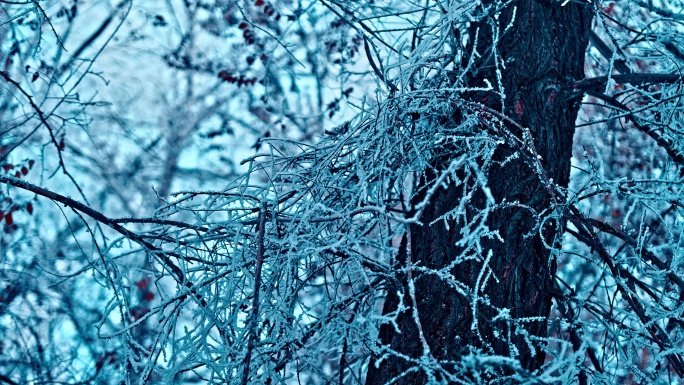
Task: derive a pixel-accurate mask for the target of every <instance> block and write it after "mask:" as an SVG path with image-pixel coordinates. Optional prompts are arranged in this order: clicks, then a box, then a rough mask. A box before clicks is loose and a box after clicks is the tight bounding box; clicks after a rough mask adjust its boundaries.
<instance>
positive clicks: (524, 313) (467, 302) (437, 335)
mask: <svg viewBox="0 0 684 385" xmlns="http://www.w3.org/2000/svg"><path fill="white" fill-rule="evenodd" d="M514 7H515V8H516V11H515V12H516V15H515V21H514V23H513V26H512V27H511V28H510V29H509V30H508V31H507V32H505V33H504V34H503V36H501V38H500V40H499V42H498V44H497V46H498V50H499V52H500V55H501V56H502V57H503V59H504V60H505V63H506V68H505V70H503V71H502V84H503V87H504V91H505V94H506V100H505V106H506V109H505V111H506V115H507V116H508V117H510V118H511V119H513V120H514V121H516V122H517V123H518V124H519V125H521V126H523V127H527V128H529V129H530V131H531V134H532V136H533V141H534V145H535V147H536V150H537V152H538V154H539V155H540V156H541V157H542V164H543V165H544V168H545V170H546V172H547V174H548V177H549V178H553V181H554V182H555V183H558V184H559V185H561V186H567V184H568V179H569V173H570V157H571V155H572V140H573V134H574V125H575V120H576V118H577V112H578V109H579V104H580V101H581V95H580V96H578V95H574V96H572V97H568V96H564V95H562V92H561V90H562V89H564V88H565V87H567V86H568V85H569V84H570V83H571V82H573V81H577V80H580V79H582V78H583V76H584V55H585V50H586V48H587V43H588V38H589V32H590V30H591V20H592V11H591V8H590V7H591V6H590V5H589V4H587V3H585V4H580V3H579V2H577V3H574V2H570V3H568V4H567V5H565V6H561V4H560V2H557V1H544V0H516V1H513V2H512V3H510V4H509V5H508V6H507V7H506V8H505V9H503V10H502V11H501V13H500V16H499V25H500V26H501V31H503V29H504V28H505V27H506V25H508V24H509V22H510V20H511V18H512V15H513V12H514V11H513V9H514ZM490 22H494V21H491V20H490ZM477 28H479V34H478V39H479V41H478V42H477V47H479V48H478V49H479V51H480V53H482V49H483V47H492V35H491V26H489V25H487V21H486V20H485V21H483V22H480V23H479V24H474V25H472V26H471V29H472V30H471V32H474V31H475V29H477ZM471 36H475V34H474V33H471ZM472 43H473V42H471V47H472ZM483 79H489V80H490V81H492V83H493V82H494V80H495V79H496V74H495V65H494V61H493V57H492V55H491V48H490V49H489V51H488V52H485V54H484V55H483V56H482V59H481V60H480V62H479V63H477V66H476V69H475V70H474V71H473V72H472V73H471V78H470V79H469V81H468V82H469V85H471V86H482V84H483ZM469 98H470V99H471V100H472V101H476V102H478V103H482V104H484V105H486V106H488V107H490V108H492V109H493V110H495V111H500V110H501V103H502V101H501V100H500V99H499V97H498V96H497V95H496V94H495V93H492V92H490V93H476V94H472V95H470V96H469ZM507 128H508V129H509V130H510V131H511V132H513V133H514V134H515V135H517V136H518V137H520V136H521V132H520V130H519V129H518V128H516V125H514V124H511V125H509V126H508V127H507ZM513 151H517V149H516V148H515V147H513V146H509V145H504V146H502V147H500V148H499V149H497V151H496V152H495V155H494V160H495V161H501V160H503V159H505V158H506V157H507V156H508V155H510V154H511V152H513ZM458 155H459V154H452V158H455V157H456V156H458ZM449 160H450V159H435V160H434V164H435V166H436V167H435V169H437V170H440V169H444V168H445V165H448V164H449ZM440 166H441V167H440ZM435 177H436V175H435V173H434V172H433V171H431V170H428V171H426V172H425V173H424V176H423V182H422V183H424V185H425V184H426V183H429V182H430V181H431V180H433V179H434V178H435ZM488 180H489V187H490V189H491V192H492V194H493V196H494V197H495V199H496V201H497V202H502V201H503V200H504V199H505V200H506V201H507V202H515V201H517V202H520V203H522V204H524V205H527V206H529V207H532V208H533V209H534V210H536V212H537V213H541V212H543V211H544V210H546V209H548V208H549V207H551V204H552V202H551V196H550V194H549V191H548V190H547V189H546V187H545V185H544V184H543V183H542V182H541V181H540V178H539V176H538V175H536V173H535V172H534V169H533V167H531V166H530V165H529V162H528V161H527V160H526V159H525V158H524V157H522V156H521V157H519V158H517V159H515V160H512V161H509V162H506V163H495V164H494V165H493V166H491V167H490V168H489V169H488ZM460 192H461V191H460V189H459V188H450V189H438V191H437V192H436V193H435V194H434V195H433V196H432V198H431V201H430V204H429V205H428V206H427V207H426V208H425V210H424V212H423V214H422V217H421V220H422V222H423V223H424V224H425V225H423V226H411V227H410V229H409V232H410V240H411V244H410V245H408V249H409V250H410V253H411V258H412V264H414V265H421V266H425V267H429V268H434V269H440V268H443V267H445V266H447V265H448V264H449V263H450V262H452V260H453V258H454V256H455V255H458V254H459V253H460V250H459V249H458V248H457V246H456V242H457V241H458V234H459V231H458V230H459V229H458V227H457V224H456V223H452V226H449V229H447V227H445V226H444V224H443V222H442V221H441V220H440V221H437V222H436V223H435V224H432V225H428V224H430V223H431V222H433V220H434V219H436V218H439V217H440V216H442V215H443V214H445V213H447V212H449V211H450V210H452V209H453V208H454V207H455V205H456V204H457V200H458V199H459V197H460V196H461V195H460ZM421 198H422V197H420V196H419V197H417V199H416V200H418V201H420V200H421ZM472 205H473V207H472V208H473V210H477V209H480V208H481V207H483V205H484V197H482V196H481V197H475V198H474V199H473V201H472ZM488 225H489V227H490V229H492V230H497V231H498V232H499V234H500V236H501V237H502V238H503V242H502V241H501V240H496V239H489V240H484V241H483V242H484V246H485V250H484V252H483V253H482V256H483V257H484V256H486V255H487V253H488V251H490V250H491V252H492V253H493V255H492V258H491V260H490V262H489V266H490V267H491V269H492V270H493V275H494V276H495V277H496V278H497V279H498V283H497V282H492V281H491V280H490V282H489V283H488V284H487V285H486V288H485V289H484V290H483V291H481V292H480V295H481V296H488V297H489V299H490V300H491V303H492V304H493V305H494V306H496V307H498V308H508V309H510V312H511V316H512V317H513V318H520V317H542V318H543V319H544V321H538V322H529V323H525V324H524V330H518V329H517V328H516V327H515V326H510V325H509V324H508V323H505V322H493V321H492V319H493V318H494V317H495V316H496V315H497V314H498V313H497V311H495V310H494V309H492V308H491V307H489V306H486V305H481V306H479V307H478V309H477V314H478V315H479V317H478V323H477V324H478V328H477V329H478V330H477V331H474V330H471V325H472V324H473V319H472V317H473V316H472V315H473V309H472V308H471V305H472V302H471V299H468V298H466V297H464V296H462V295H460V294H458V293H457V292H456V291H455V290H454V289H452V288H450V287H449V286H448V285H447V283H446V282H444V280H443V279H441V278H438V277H435V276H434V275H422V276H421V275H414V281H415V292H416V301H417V305H418V313H419V314H420V321H421V324H422V328H423V332H424V334H425V339H426V341H427V342H428V344H429V346H430V349H431V351H430V354H431V355H432V356H433V357H435V358H437V359H439V360H454V361H458V359H459V357H461V356H463V355H464V354H468V353H469V352H470V349H472V348H476V349H480V350H481V351H482V352H485V353H488V354H497V355H504V356H511V357H515V356H516V353H515V352H511V351H510V350H511V349H510V344H509V342H508V340H507V339H506V334H507V333H508V332H510V335H511V336H512V338H511V340H512V342H513V344H514V345H515V347H516V349H517V350H518V353H517V357H518V359H519V360H520V362H521V365H522V367H523V368H524V369H526V370H529V371H533V370H535V369H538V368H539V367H540V366H541V365H542V364H543V362H544V358H545V357H544V354H543V353H539V352H537V353H536V354H534V353H533V351H532V350H534V349H530V347H529V345H528V344H527V343H526V342H525V338H524V337H523V336H522V335H521V333H522V332H525V333H528V334H529V335H531V336H546V334H547V322H546V321H545V320H546V318H547V317H548V316H549V312H550V309H551V296H550V292H551V291H552V287H553V276H554V274H555V264H554V263H553V261H551V260H550V259H551V258H550V255H551V254H550V251H549V249H548V248H547V247H546V246H545V245H544V243H545V242H546V244H549V243H551V242H553V241H554V239H556V236H557V235H558V234H557V231H556V229H555V227H554V226H553V225H552V224H551V225H550V226H546V227H545V228H544V229H543V231H542V233H543V236H544V238H546V239H545V240H543V239H541V237H540V236H539V235H538V232H535V235H534V236H528V237H526V236H525V235H526V234H528V233H530V232H531V230H533V229H534V228H535V226H536V225H537V217H536V216H535V215H534V214H533V213H531V212H530V211H529V210H526V209H520V208H510V207H509V208H502V209H497V210H496V211H494V212H493V213H492V215H490V217H489V219H488ZM398 263H406V250H404V251H403V252H400V254H399V258H398ZM481 269H482V260H480V261H470V262H465V263H460V264H458V265H457V267H456V268H455V269H454V271H452V274H453V275H454V277H455V278H456V279H457V280H458V281H460V282H462V283H465V284H467V285H468V286H469V287H470V288H473V289H474V288H475V285H476V281H477V278H478V275H479V274H480V271H481ZM402 284H403V285H404V287H403V288H395V290H392V289H391V288H390V290H388V294H387V300H386V302H385V305H384V312H385V313H388V312H391V311H395V310H396V309H397V305H398V303H399V298H398V297H397V295H396V292H397V290H396V289H401V290H402V291H403V293H404V295H405V298H403V303H404V304H405V305H407V306H410V305H411V303H412V302H411V301H412V300H411V298H410V297H409V296H408V292H409V291H408V289H407V287H406V281H405V279H404V282H403V283H402ZM397 323H398V325H399V329H400V330H401V333H396V331H395V329H394V327H392V326H390V325H384V326H383V327H382V328H381V331H380V338H381V340H382V343H383V344H385V345H388V346H390V347H391V348H392V349H394V350H396V351H398V352H401V353H403V354H405V355H407V356H410V357H414V358H418V357H420V356H421V355H422V352H423V350H422V345H421V340H420V338H419V335H418V329H417V326H416V323H415V322H414V319H413V315H412V312H411V310H408V311H405V312H403V313H401V314H400V315H399V316H398V319H397ZM509 327H510V329H509ZM496 331H499V332H503V335H502V334H498V336H497V333H496ZM411 367H415V364H411V363H407V362H405V361H404V360H401V359H398V358H392V359H388V360H384V361H382V362H381V363H380V365H379V368H376V367H375V362H374V361H372V362H371V363H370V365H369V369H368V375H367V381H366V383H367V384H384V383H386V382H389V381H391V380H392V379H395V378H396V377H398V376H400V375H402V374H405V375H403V376H401V377H400V379H399V380H398V381H396V383H398V384H422V383H426V382H427V378H426V376H425V374H424V373H423V372H421V371H412V372H409V373H404V372H405V371H406V370H407V369H409V368H411ZM446 369H447V370H449V369H448V368H446ZM499 373H501V374H502V375H506V374H510V373H511V368H501V369H500V371H499ZM438 380H439V379H438ZM491 380H492V381H494V378H491ZM498 380H499V381H501V380H502V379H501V377H499V378H498ZM504 382H505V380H504Z"/></svg>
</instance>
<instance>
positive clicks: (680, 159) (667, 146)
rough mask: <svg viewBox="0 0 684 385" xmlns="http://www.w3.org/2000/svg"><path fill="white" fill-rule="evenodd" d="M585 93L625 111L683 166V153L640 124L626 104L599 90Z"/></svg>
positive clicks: (638, 127)
mask: <svg viewBox="0 0 684 385" xmlns="http://www.w3.org/2000/svg"><path fill="white" fill-rule="evenodd" d="M587 94H589V95H591V96H593V97H595V98H597V99H600V100H603V101H604V102H606V103H608V104H609V105H611V106H613V107H615V108H618V109H620V110H622V111H624V112H625V113H626V118H627V119H628V120H629V121H631V122H632V123H633V124H634V127H636V128H637V129H638V130H639V131H641V132H643V133H644V134H646V135H648V136H649V137H650V138H651V139H653V140H654V141H655V142H656V143H657V144H658V146H660V147H661V148H662V149H663V150H665V152H667V154H668V155H669V156H670V158H671V159H672V160H673V161H674V162H675V163H677V164H678V165H680V166H682V167H684V155H683V154H681V153H680V152H678V151H677V150H676V149H675V148H674V147H673V146H672V143H671V142H670V141H669V140H667V139H666V138H664V137H662V136H661V135H659V134H658V133H657V132H656V131H655V130H652V129H651V128H650V127H648V126H646V125H644V124H642V123H641V122H640V121H639V119H638V118H637V117H636V116H635V115H634V112H633V111H632V109H630V108H629V107H628V106H626V105H625V104H624V103H622V102H620V101H619V100H617V99H616V98H614V97H612V96H609V95H606V94H603V93H601V92H597V91H593V90H589V91H587Z"/></svg>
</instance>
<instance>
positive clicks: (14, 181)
mask: <svg viewBox="0 0 684 385" xmlns="http://www.w3.org/2000/svg"><path fill="white" fill-rule="evenodd" d="M0 183H4V184H8V185H10V186H14V187H17V188H20V189H22V190H26V191H30V192H32V193H34V194H37V195H40V196H42V197H45V198H48V199H50V200H52V201H55V202H59V203H61V204H63V205H65V206H67V207H69V208H71V209H72V210H75V211H78V212H81V213H83V214H85V215H87V216H89V217H91V218H92V219H94V220H96V221H97V222H99V223H102V224H104V225H106V226H108V227H110V228H111V229H113V230H114V231H116V232H117V233H119V234H121V235H123V236H124V237H126V238H128V239H130V240H132V241H133V242H135V243H137V244H139V245H140V246H142V247H144V248H145V249H147V250H149V251H150V252H152V253H154V254H155V255H158V256H159V258H161V260H162V262H163V264H164V265H165V266H166V267H167V268H168V269H169V270H170V271H171V272H172V273H173V275H174V276H176V278H177V279H178V281H179V282H180V283H183V284H185V283H186V282H185V274H184V273H183V271H182V270H181V269H180V267H178V265H176V264H175V263H174V262H173V261H172V260H171V258H169V255H174V253H171V252H168V251H164V250H162V249H160V248H158V247H157V246H155V245H153V244H151V243H149V242H148V241H146V240H145V239H144V238H143V237H142V236H140V235H139V234H136V233H135V232H133V231H131V230H128V229H127V228H125V227H123V226H122V225H120V224H119V223H117V221H115V220H113V219H111V218H109V217H107V216H106V215H104V214H102V213H101V212H99V211H97V210H94V209H92V208H91V207H88V206H86V205H84V204H83V203H81V202H79V201H76V200H74V199H71V198H69V197H65V196H64V195H61V194H57V193H56V192H53V191H50V190H47V189H44V188H42V187H40V186H36V185H34V184H31V183H29V182H26V181H23V180H21V179H18V178H15V177H11V176H5V175H0ZM174 256H176V257H178V258H181V256H180V255H174Z"/></svg>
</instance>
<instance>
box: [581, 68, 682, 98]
mask: <svg viewBox="0 0 684 385" xmlns="http://www.w3.org/2000/svg"><path fill="white" fill-rule="evenodd" d="M610 79H612V80H613V81H615V82H616V83H619V84H630V85H633V86H636V87H638V86H645V85H649V84H662V83H670V84H672V83H677V82H679V81H681V80H682V75H679V74H653V73H631V74H619V75H611V76H599V77H595V78H589V79H582V80H578V81H576V82H573V83H571V84H570V87H569V90H568V91H570V93H571V94H574V93H582V92H589V91H598V90H603V89H604V88H605V86H606V84H607V83H608V81H609V80H610Z"/></svg>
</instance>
